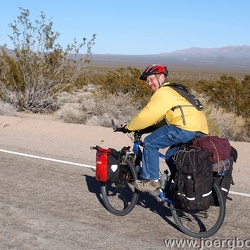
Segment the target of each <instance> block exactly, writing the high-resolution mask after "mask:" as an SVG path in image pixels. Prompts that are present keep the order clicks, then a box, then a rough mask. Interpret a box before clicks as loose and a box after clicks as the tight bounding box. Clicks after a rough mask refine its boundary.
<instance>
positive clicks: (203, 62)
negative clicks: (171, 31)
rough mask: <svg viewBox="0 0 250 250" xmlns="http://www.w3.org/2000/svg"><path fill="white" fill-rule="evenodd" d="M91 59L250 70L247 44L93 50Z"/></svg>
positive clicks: (211, 69)
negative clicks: (148, 51)
mask: <svg viewBox="0 0 250 250" xmlns="http://www.w3.org/2000/svg"><path fill="white" fill-rule="evenodd" d="M92 63H93V64H94V65H99V66H101V65H102V66H105V65H106V66H107V65H113V66H114V65H116V66H136V67H144V66H147V65H149V64H153V63H157V64H165V65H167V66H168V67H170V68H172V69H174V70H184V71H185V70H188V71H190V70H192V71H209V72H218V73H234V74H237V73H238V74H245V75H247V74H248V75H249V74H250V46H248V45H243V46H228V47H222V48H209V49H208V48H197V47H193V48H189V49H184V50H177V51H174V52H171V53H161V54H154V55H115V54H93V55H92Z"/></svg>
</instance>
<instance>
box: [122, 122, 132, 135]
mask: <svg viewBox="0 0 250 250" xmlns="http://www.w3.org/2000/svg"><path fill="white" fill-rule="evenodd" d="M127 125H128V124H124V125H122V126H121V128H122V132H123V133H124V134H125V133H130V132H131V131H130V130H128V128H127Z"/></svg>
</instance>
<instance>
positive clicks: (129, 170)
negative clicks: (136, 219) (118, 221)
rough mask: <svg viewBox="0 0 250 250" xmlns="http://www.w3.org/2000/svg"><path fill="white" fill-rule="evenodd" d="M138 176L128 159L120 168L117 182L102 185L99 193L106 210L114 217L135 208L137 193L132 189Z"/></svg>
mask: <svg viewBox="0 0 250 250" xmlns="http://www.w3.org/2000/svg"><path fill="white" fill-rule="evenodd" d="M137 178H138V174H137V172H136V170H135V166H134V164H133V162H132V161H131V160H129V159H127V160H126V162H125V163H124V164H122V165H121V166H120V174H119V180H118V181H117V182H114V183H111V182H107V183H102V185H101V193H102V198H103V202H104V204H105V206H106V208H107V209H108V210H109V211H110V212H111V213H112V214H115V215H118V216H124V215H126V214H128V213H129V212H131V210H132V209H133V208H134V207H135V205H136V203H137V201H138V198H139V191H138V190H137V189H135V187H134V181H135V180H137Z"/></svg>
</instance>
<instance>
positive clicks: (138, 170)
mask: <svg viewBox="0 0 250 250" xmlns="http://www.w3.org/2000/svg"><path fill="white" fill-rule="evenodd" d="M135 170H136V172H138V173H139V172H140V170H141V166H140V165H136V166H135Z"/></svg>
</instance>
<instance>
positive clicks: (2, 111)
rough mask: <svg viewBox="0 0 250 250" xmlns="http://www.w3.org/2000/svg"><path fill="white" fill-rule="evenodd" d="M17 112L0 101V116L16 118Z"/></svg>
mask: <svg viewBox="0 0 250 250" xmlns="http://www.w3.org/2000/svg"><path fill="white" fill-rule="evenodd" d="M17 114H18V113H17V111H16V110H15V108H13V106H11V105H10V104H8V103H5V102H2V101H0V115H6V116H17Z"/></svg>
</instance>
